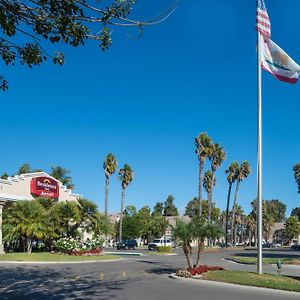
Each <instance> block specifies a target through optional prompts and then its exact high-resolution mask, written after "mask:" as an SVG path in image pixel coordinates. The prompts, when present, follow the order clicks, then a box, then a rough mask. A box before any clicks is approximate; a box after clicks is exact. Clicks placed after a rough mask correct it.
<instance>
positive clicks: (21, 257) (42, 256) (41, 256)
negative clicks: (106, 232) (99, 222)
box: [0, 252, 119, 262]
mask: <svg viewBox="0 0 300 300" xmlns="http://www.w3.org/2000/svg"><path fill="white" fill-rule="evenodd" d="M118 258H119V256H116V255H99V256H98V255H93V256H71V255H63V254H51V253H49V252H40V253H31V254H27V253H24V252H20V253H6V254H1V255H0V261H33V262H51V261H59V262H70V261H87V260H97V261H98V260H99V261H101V260H108V259H118Z"/></svg>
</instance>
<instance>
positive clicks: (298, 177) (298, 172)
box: [293, 163, 300, 193]
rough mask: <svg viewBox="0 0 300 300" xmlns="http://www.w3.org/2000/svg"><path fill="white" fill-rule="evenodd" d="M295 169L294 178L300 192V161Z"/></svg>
mask: <svg viewBox="0 0 300 300" xmlns="http://www.w3.org/2000/svg"><path fill="white" fill-rule="evenodd" d="M293 171H294V178H295V181H296V183H297V186H298V193H300V163H299V164H296V165H294V167H293Z"/></svg>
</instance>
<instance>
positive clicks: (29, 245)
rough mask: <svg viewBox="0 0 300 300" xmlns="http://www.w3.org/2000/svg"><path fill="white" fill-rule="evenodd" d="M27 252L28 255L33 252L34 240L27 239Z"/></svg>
mask: <svg viewBox="0 0 300 300" xmlns="http://www.w3.org/2000/svg"><path fill="white" fill-rule="evenodd" d="M26 250H27V253H31V252H32V239H29V238H26Z"/></svg>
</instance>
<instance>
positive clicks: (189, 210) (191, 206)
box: [184, 197, 220, 222]
mask: <svg viewBox="0 0 300 300" xmlns="http://www.w3.org/2000/svg"><path fill="white" fill-rule="evenodd" d="M198 210H199V202H198V198H196V197H195V198H193V199H192V200H191V201H189V202H188V204H187V205H186V207H185V213H184V215H185V216H189V217H190V218H194V217H196V216H199V213H198ZM219 216H220V209H219V208H217V207H216V206H215V203H214V202H212V205H211V220H212V221H214V222H215V221H217V220H218V218H219ZM202 217H203V219H207V217H208V201H207V200H205V199H203V200H202Z"/></svg>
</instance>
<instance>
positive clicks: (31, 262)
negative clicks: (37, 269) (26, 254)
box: [0, 258, 122, 265]
mask: <svg viewBox="0 0 300 300" xmlns="http://www.w3.org/2000/svg"><path fill="white" fill-rule="evenodd" d="M120 260H122V258H116V259H106V260H81V261H14V260H10V261H9V260H8V261H4V260H2V261H0V265H3V264H19V265H53V264H85V263H87V264H91V263H103V262H113V261H120Z"/></svg>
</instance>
